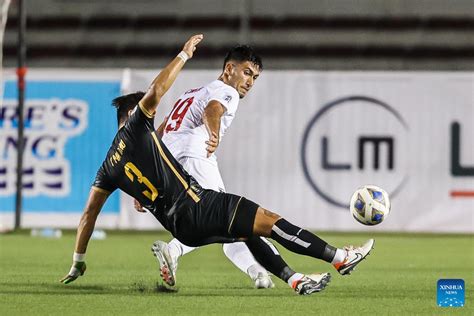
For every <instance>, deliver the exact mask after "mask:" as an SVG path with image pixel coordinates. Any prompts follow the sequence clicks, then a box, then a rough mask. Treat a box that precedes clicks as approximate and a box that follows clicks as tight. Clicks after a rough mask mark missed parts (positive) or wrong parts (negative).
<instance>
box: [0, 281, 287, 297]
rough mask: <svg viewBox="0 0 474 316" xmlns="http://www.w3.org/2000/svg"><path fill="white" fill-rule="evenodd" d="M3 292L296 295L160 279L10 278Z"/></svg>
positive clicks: (25, 293)
mask: <svg viewBox="0 0 474 316" xmlns="http://www.w3.org/2000/svg"><path fill="white" fill-rule="evenodd" d="M0 294H11V295H38V294H39V295H58V296H64V295H87V296H90V295H130V296H135V295H136V296H138V295H140V296H142V295H144V296H169V295H172V296H174V295H179V296H181V297H207V296H210V297H235V296H236V295H237V296H241V297H247V296H248V297H251V296H259V297H279V296H281V297H287V296H291V295H294V293H292V291H291V290H289V289H285V290H284V291H282V289H272V290H265V291H261V290H256V289H253V288H248V287H240V288H239V287H231V288H219V287H216V288H206V289H202V288H196V287H192V286H190V287H183V288H182V291H180V289H179V288H176V287H168V286H166V285H164V284H162V283H160V282H149V281H148V282H145V281H137V282H134V283H132V284H128V285H127V284H117V285H114V286H110V285H82V284H68V285H65V284H61V283H59V282H58V283H45V282H38V283H33V282H9V283H0Z"/></svg>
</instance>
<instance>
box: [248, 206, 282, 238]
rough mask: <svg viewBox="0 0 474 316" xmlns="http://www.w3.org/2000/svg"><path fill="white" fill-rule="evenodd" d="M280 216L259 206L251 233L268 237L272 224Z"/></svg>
mask: <svg viewBox="0 0 474 316" xmlns="http://www.w3.org/2000/svg"><path fill="white" fill-rule="evenodd" d="M280 218H281V216H280V215H278V214H276V213H273V212H270V211H269V210H266V209H264V208H263V207H259V208H258V209H257V214H256V215H255V222H254V223H253V233H254V234H255V235H257V236H264V237H270V235H271V232H272V228H273V225H274V224H275V223H276V221H278V220H279V219H280Z"/></svg>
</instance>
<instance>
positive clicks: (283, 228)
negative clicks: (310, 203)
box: [271, 218, 336, 262]
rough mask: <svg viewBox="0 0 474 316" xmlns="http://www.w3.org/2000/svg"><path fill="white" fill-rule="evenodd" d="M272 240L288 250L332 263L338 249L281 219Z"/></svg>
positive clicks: (274, 230)
mask: <svg viewBox="0 0 474 316" xmlns="http://www.w3.org/2000/svg"><path fill="white" fill-rule="evenodd" d="M271 236H272V238H273V239H274V240H276V241H277V242H278V243H279V244H281V245H282V246H283V247H285V248H286V249H288V250H290V251H292V252H296V253H299V254H301V255H306V256H310V257H313V258H318V259H322V260H324V261H327V262H331V261H332V259H333V258H334V255H335V254H336V248H334V247H332V246H331V245H328V243H327V242H325V241H324V240H322V239H321V238H319V237H318V236H316V235H314V234H312V233H310V232H309V231H307V230H305V229H302V228H300V227H297V226H295V225H293V224H291V223H289V222H287V221H286V220H285V219H283V218H280V219H279V220H278V221H277V222H276V223H275V224H274V225H273V228H272V235H271Z"/></svg>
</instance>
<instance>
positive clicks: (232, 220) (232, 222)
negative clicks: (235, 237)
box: [227, 197, 242, 234]
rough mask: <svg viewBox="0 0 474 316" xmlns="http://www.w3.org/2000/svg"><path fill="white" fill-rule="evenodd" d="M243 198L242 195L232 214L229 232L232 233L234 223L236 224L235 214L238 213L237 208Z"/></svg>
mask: <svg viewBox="0 0 474 316" xmlns="http://www.w3.org/2000/svg"><path fill="white" fill-rule="evenodd" d="M241 200H242V197H240V199H239V200H238V201H237V205H236V206H235V208H234V214H233V215H232V219H231V220H230V224H229V228H228V229H227V232H228V233H229V234H230V230H231V229H232V225H233V224H234V219H235V214H237V208H238V207H239V204H240V201H241Z"/></svg>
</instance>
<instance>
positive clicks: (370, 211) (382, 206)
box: [350, 185, 391, 225]
mask: <svg viewBox="0 0 474 316" xmlns="http://www.w3.org/2000/svg"><path fill="white" fill-rule="evenodd" d="M390 206H391V205H390V198H389V197H388V193H387V192H386V191H385V190H384V189H382V188H379V187H378V186H375V185H364V186H363V187H361V188H359V189H357V190H356V191H355V192H354V194H352V198H351V204H350V210H351V214H352V216H353V217H354V218H355V219H356V220H357V221H358V222H359V223H361V224H364V225H377V224H380V223H381V222H383V220H384V219H385V218H387V216H388V215H389V214H390Z"/></svg>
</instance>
